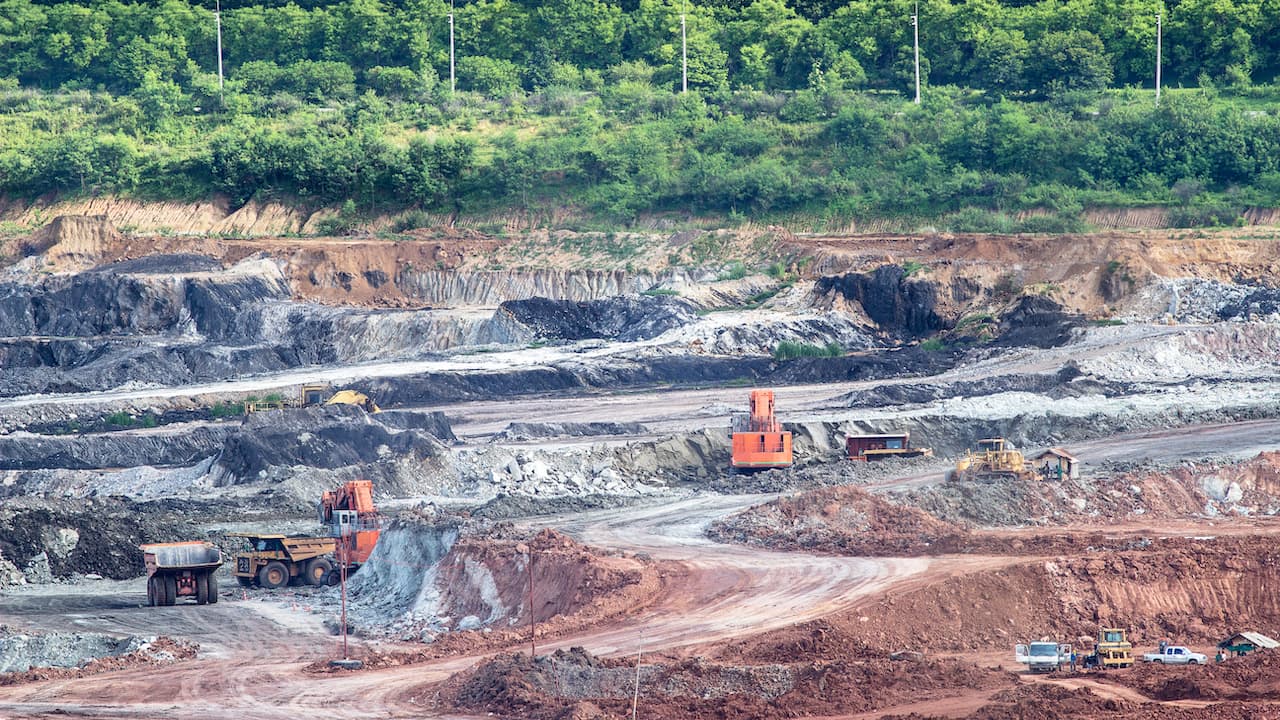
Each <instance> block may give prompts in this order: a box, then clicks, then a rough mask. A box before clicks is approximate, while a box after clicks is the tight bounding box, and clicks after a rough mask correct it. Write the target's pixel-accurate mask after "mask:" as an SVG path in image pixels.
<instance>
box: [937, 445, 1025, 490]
mask: <svg viewBox="0 0 1280 720" xmlns="http://www.w3.org/2000/svg"><path fill="white" fill-rule="evenodd" d="M1034 477H1035V473H1034V472H1033V471H1032V469H1031V468H1030V467H1029V466H1028V464H1027V461H1026V458H1024V457H1023V456H1022V453H1021V452H1020V451H1018V450H1015V449H1014V448H1013V446H1011V445H1010V444H1009V443H1008V441H1006V440H1005V439H1004V438H986V439H984V440H979V441H978V449H977V451H973V450H970V451H969V452H968V453H966V454H965V456H964V457H962V458H960V460H959V461H957V462H956V467H955V469H954V470H952V471H951V472H950V473H948V474H947V479H948V480H950V481H975V482H996V481H999V480H1030V479H1032V478H1034Z"/></svg>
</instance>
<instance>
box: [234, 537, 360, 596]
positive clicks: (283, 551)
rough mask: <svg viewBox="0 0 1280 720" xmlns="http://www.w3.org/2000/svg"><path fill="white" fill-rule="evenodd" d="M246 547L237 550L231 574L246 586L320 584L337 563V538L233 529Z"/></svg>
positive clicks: (273, 586) (269, 586)
mask: <svg viewBox="0 0 1280 720" xmlns="http://www.w3.org/2000/svg"><path fill="white" fill-rule="evenodd" d="M231 537H239V538H244V540H245V545H246V548H245V550H244V551H242V552H239V553H236V564H235V569H234V570H232V572H231V574H232V575H235V577H236V581H237V582H239V583H240V584H241V585H242V586H244V587H250V586H252V585H257V586H259V587H264V588H278V587H284V586H285V585H289V584H291V583H292V584H295V585H296V584H300V583H305V584H307V585H320V584H322V583H324V582H325V580H326V578H327V577H328V576H329V571H330V570H332V569H333V567H334V561H333V553H334V550H335V549H336V547H337V545H336V541H335V539H334V538H319V537H289V536H287V535H255V534H249V533H233V534H232V535H231Z"/></svg>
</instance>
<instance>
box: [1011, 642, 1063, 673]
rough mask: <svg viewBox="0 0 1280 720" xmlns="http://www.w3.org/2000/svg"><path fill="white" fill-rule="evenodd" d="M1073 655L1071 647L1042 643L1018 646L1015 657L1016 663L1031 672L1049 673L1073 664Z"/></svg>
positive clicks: (1014, 652)
mask: <svg viewBox="0 0 1280 720" xmlns="http://www.w3.org/2000/svg"><path fill="white" fill-rule="evenodd" d="M1071 653H1072V648H1071V646H1070V645H1066V644H1062V643H1056V642H1048V641H1041V642H1033V643H1027V644H1025V645H1022V644H1020V645H1016V646H1015V647H1014V651H1013V656H1014V662H1018V663H1022V664H1024V665H1026V666H1027V669H1028V670H1030V671H1031V672H1033V673H1047V672H1054V671H1055V670H1061V669H1062V666H1063V665H1069V664H1071Z"/></svg>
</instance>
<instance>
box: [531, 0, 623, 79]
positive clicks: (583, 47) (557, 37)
mask: <svg viewBox="0 0 1280 720" xmlns="http://www.w3.org/2000/svg"><path fill="white" fill-rule="evenodd" d="M534 7H535V9H534V10H533V12H532V13H531V20H532V23H531V24H532V30H533V32H534V35H533V37H538V38H545V39H546V41H547V42H548V43H549V44H550V45H551V48H552V50H553V52H554V54H555V57H556V58H557V59H560V60H563V61H565V62H570V63H573V64H574V65H577V66H579V67H591V68H598V69H603V68H606V67H608V66H610V65H613V64H614V63H616V62H618V60H620V59H621V54H620V50H621V46H622V29H623V26H622V9H621V8H619V7H618V6H617V5H613V4H611V3H608V2H604V0H542V1H541V2H539V3H535V4H534Z"/></svg>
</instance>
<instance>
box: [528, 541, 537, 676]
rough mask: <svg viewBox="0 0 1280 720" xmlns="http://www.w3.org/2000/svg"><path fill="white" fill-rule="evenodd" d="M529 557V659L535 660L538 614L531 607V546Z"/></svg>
mask: <svg viewBox="0 0 1280 720" xmlns="http://www.w3.org/2000/svg"><path fill="white" fill-rule="evenodd" d="M528 553H529V555H528V557H529V562H528V565H529V659H530V660H536V659H537V658H538V647H537V645H536V644H535V643H536V636H537V634H538V615H537V611H535V610H534V609H533V548H532V547H530V548H529V549H528Z"/></svg>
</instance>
